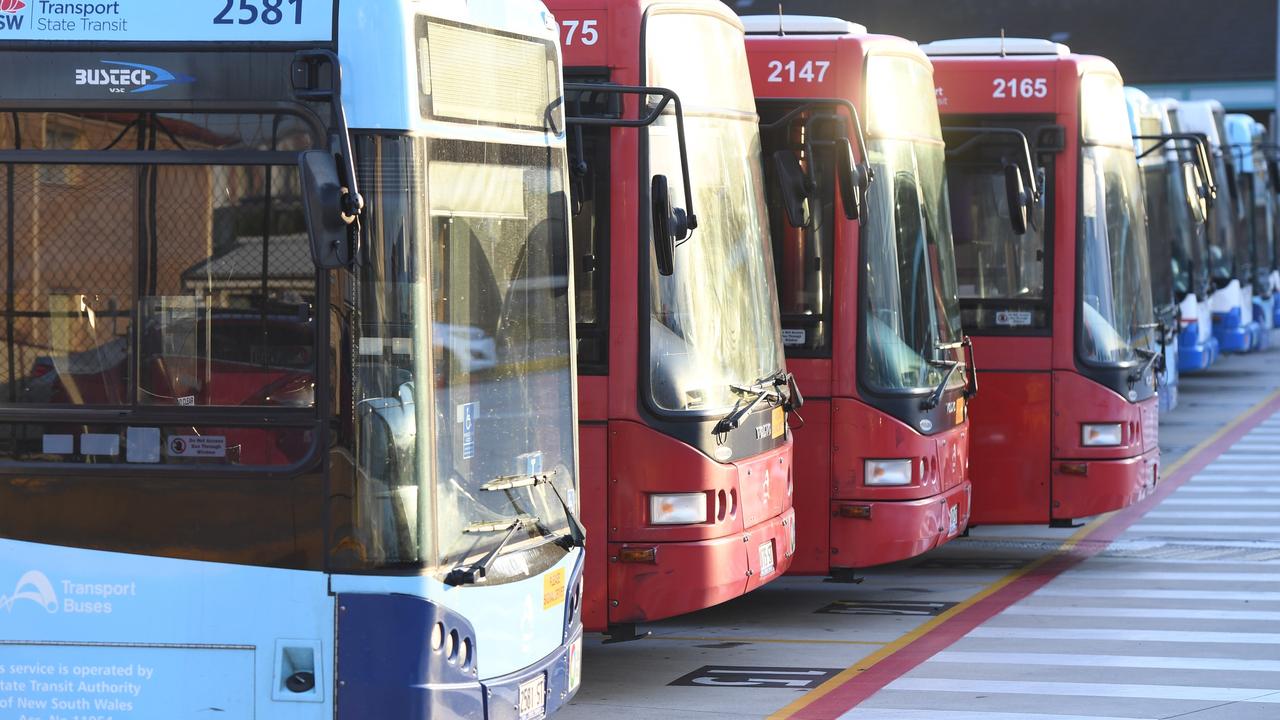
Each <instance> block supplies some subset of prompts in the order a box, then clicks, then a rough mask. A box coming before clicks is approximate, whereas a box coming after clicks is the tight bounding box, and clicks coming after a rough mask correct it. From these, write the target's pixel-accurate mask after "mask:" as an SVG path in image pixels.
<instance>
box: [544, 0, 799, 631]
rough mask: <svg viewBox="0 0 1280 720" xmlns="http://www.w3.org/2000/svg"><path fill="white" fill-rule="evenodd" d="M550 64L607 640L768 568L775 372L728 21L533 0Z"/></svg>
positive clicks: (774, 560)
mask: <svg viewBox="0 0 1280 720" xmlns="http://www.w3.org/2000/svg"><path fill="white" fill-rule="evenodd" d="M549 4H550V5H551V8H552V10H553V11H554V12H555V14H556V18H557V19H558V21H559V24H560V33H561V35H560V37H561V43H562V45H563V48H564V53H565V59H566V69H565V73H566V80H567V86H566V87H567V89H568V93H567V100H568V102H567V109H568V112H569V115H570V118H569V127H570V131H569V132H570V141H569V142H570V149H571V152H572V154H573V163H572V164H573V168H574V176H573V180H572V187H571V196H572V208H571V218H572V224H573V229H574V257H575V265H576V268H577V270H576V272H577V312H578V317H577V321H578V322H577V329H578V359H579V379H578V382H579V395H580V398H581V400H582V419H581V438H582V463H583V475H582V477H583V492H582V495H583V497H582V505H583V520H584V524H585V525H586V527H587V528H588V530H589V531H590V532H592V533H593V534H594V537H596V538H598V539H599V540H598V545H595V546H593V547H598V548H599V551H597V552H593V553H592V554H591V555H590V556H589V558H588V566H587V574H586V577H587V584H586V597H585V599H584V618H585V622H586V625H587V627H588V628H590V629H596V630H606V629H607V630H609V631H610V632H611V634H612V636H613V638H614V639H615V640H618V639H626V638H630V637H634V635H633V633H634V631H635V630H634V626H635V624H636V623H640V622H645V621H652V620H659V619H662V618H666V617H671V616H673V615H679V614H682V613H687V612H691V611H694V610H699V609H702V608H705V607H710V606H711V605H715V604H717V603H720V602H724V601H726V600H730V599H732V598H735V597H738V596H740V595H742V594H744V593H746V592H749V591H751V590H753V589H755V588H757V587H760V586H761V585H763V584H764V583H767V582H769V581H770V580H773V579H775V578H777V577H778V576H780V575H781V574H782V573H784V572H786V571H787V569H788V567H789V566H790V565H791V562H792V557H793V556H794V553H795V547H796V545H795V543H796V538H795V531H796V526H795V521H794V512H793V510H792V494H793V491H794V490H793V485H792V482H793V481H792V440H791V434H790V432H789V430H788V429H787V414H788V412H789V410H790V409H792V408H793V407H794V406H795V405H797V404H798V403H799V402H800V396H799V393H798V391H797V389H796V385H795V383H794V382H793V381H792V379H791V376H790V375H789V374H788V373H787V369H786V362H785V358H784V357H783V353H782V338H781V332H780V328H779V324H778V309H777V308H778V299H777V291H776V289H775V284H774V283H775V279H774V272H773V262H772V258H771V255H770V249H769V239H768V235H767V232H766V230H767V227H768V225H767V223H768V219H767V215H766V210H765V201H764V182H763V176H762V168H761V163H760V139H759V130H758V123H757V116H756V108H755V99H754V97H753V95H752V93H751V78H750V75H749V74H748V70H747V57H746V52H745V50H744V45H743V28H742V24H741V22H739V20H738V18H737V17H736V16H735V15H734V14H733V13H732V12H730V11H729V10H728V9H727V8H725V7H724V5H723V4H721V3H719V2H715V1H713V0H690V1H689V2H658V1H657V0H627V1H626V2H618V1H616V0H552V2H550V3H549Z"/></svg>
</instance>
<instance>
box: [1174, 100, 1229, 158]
mask: <svg viewBox="0 0 1280 720" xmlns="http://www.w3.org/2000/svg"><path fill="white" fill-rule="evenodd" d="M1215 111H1216V112H1222V103H1220V102H1218V101H1217V100H1179V101H1178V120H1179V123H1180V124H1181V126H1182V129H1183V131H1184V132H1197V133H1204V135H1205V137H1207V138H1209V144H1210V145H1212V146H1213V147H1215V148H1218V149H1222V137H1221V136H1220V135H1218V123H1217V121H1216V120H1215V119H1214V113H1215Z"/></svg>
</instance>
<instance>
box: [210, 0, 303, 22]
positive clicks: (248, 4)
mask: <svg viewBox="0 0 1280 720" xmlns="http://www.w3.org/2000/svg"><path fill="white" fill-rule="evenodd" d="M226 3H227V4H226V6H225V7H223V8H222V12H220V13H218V14H217V15H216V16H214V18H213V24H214V25H232V24H235V23H238V24H240V25H252V24H254V23H256V22H258V21H262V23H263V24H264V25H279V24H280V23H281V22H282V21H283V20H284V19H285V6H288V7H289V8H292V9H293V24H294V25H301V24H302V0H239V10H240V16H239V17H238V18H236V19H234V20H233V19H232V18H231V11H232V10H233V9H236V7H237V5H236V0H226Z"/></svg>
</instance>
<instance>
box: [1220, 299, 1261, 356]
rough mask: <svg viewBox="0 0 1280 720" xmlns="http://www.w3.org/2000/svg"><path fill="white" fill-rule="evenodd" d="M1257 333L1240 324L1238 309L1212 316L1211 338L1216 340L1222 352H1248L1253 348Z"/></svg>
mask: <svg viewBox="0 0 1280 720" xmlns="http://www.w3.org/2000/svg"><path fill="white" fill-rule="evenodd" d="M1252 324H1253V323H1250V325H1252ZM1258 332H1259V331H1258V330H1254V329H1251V328H1250V327H1249V325H1246V324H1244V323H1243V322H1241V319H1240V309H1239V308H1233V309H1232V310H1231V312H1227V313H1214V314H1213V336H1214V337H1215V338H1217V339H1218V345H1219V347H1221V348H1222V352H1230V353H1244V352H1249V351H1250V350H1252V349H1253V347H1254V341H1255V340H1256V338H1257V335H1258Z"/></svg>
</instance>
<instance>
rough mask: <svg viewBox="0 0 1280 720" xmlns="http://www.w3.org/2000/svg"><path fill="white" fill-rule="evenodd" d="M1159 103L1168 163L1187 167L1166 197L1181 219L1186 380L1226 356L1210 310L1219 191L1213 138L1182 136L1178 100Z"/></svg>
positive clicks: (1176, 284)
mask: <svg viewBox="0 0 1280 720" xmlns="http://www.w3.org/2000/svg"><path fill="white" fill-rule="evenodd" d="M1153 102H1154V103H1155V105H1156V111H1155V116H1156V117H1157V119H1158V120H1159V121H1160V128H1161V134H1164V135H1167V136H1169V138H1170V141H1169V143H1168V144H1167V145H1166V146H1165V147H1166V149H1165V153H1166V155H1167V160H1168V162H1175V163H1177V165H1178V166H1180V167H1181V169H1174V170H1172V171H1171V172H1170V173H1169V174H1168V176H1167V177H1168V182H1169V187H1168V188H1167V189H1166V192H1168V193H1169V197H1170V200H1169V203H1170V205H1171V207H1172V208H1173V212H1174V218H1175V222H1174V225H1173V230H1174V233H1173V258H1172V260H1173V290H1174V299H1175V300H1177V301H1178V306H1179V314H1180V316H1181V320H1180V321H1181V328H1182V330H1181V333H1180V334H1179V336H1178V373H1179V374H1182V375H1185V374H1189V373H1196V372H1200V371H1202V370H1205V369H1208V368H1209V367H1210V366H1212V365H1213V364H1214V363H1215V362H1216V361H1217V359H1218V357H1219V355H1220V353H1221V349H1220V347H1219V344H1218V338H1217V337H1216V336H1214V334H1213V311H1212V310H1211V309H1210V307H1209V299H1210V297H1211V296H1212V294H1213V289H1214V286H1213V280H1212V274H1211V269H1212V267H1213V255H1212V253H1211V252H1210V246H1209V238H1210V235H1211V229H1210V220H1211V213H1212V211H1211V207H1212V205H1213V203H1215V202H1217V200H1218V189H1217V187H1215V186H1214V185H1213V184H1212V180H1213V172H1212V169H1211V160H1210V158H1211V157H1212V150H1211V149H1210V147H1209V142H1208V139H1207V138H1206V137H1205V136H1204V135H1200V134H1194V133H1186V132H1183V131H1182V126H1181V124H1180V122H1179V118H1178V101H1177V100H1174V99H1172V98H1159V99H1156V100H1154V101H1153ZM1183 197H1185V198H1186V203H1185V206H1186V208H1187V210H1186V211H1182V210H1179V209H1178V207H1180V206H1182V205H1183V203H1182V200H1181V199H1182V198H1183ZM1188 212H1189V213H1190V218H1188V217H1187V213H1188ZM1188 220H1189V221H1190V222H1188Z"/></svg>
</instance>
